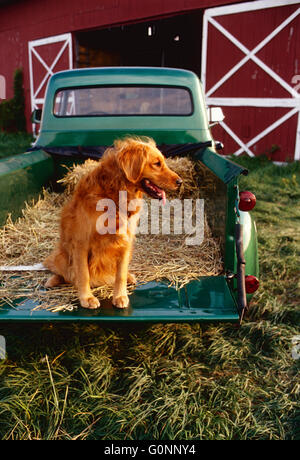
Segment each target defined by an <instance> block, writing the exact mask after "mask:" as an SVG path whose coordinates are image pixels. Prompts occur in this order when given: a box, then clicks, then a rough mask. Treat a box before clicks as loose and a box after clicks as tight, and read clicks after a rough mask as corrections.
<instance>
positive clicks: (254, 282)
mask: <svg viewBox="0 0 300 460" xmlns="http://www.w3.org/2000/svg"><path fill="white" fill-rule="evenodd" d="M245 285H246V292H247V294H253V292H255V291H257V289H258V288H259V280H258V279H257V278H256V276H253V275H247V276H245Z"/></svg>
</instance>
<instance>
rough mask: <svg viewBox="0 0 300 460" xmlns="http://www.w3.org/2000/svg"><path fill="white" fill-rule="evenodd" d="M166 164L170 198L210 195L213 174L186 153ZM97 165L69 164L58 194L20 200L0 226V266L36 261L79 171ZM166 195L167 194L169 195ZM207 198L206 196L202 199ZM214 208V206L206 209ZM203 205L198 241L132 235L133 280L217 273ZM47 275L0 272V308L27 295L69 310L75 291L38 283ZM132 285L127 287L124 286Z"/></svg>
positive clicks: (46, 248)
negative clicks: (173, 181) (176, 185)
mask: <svg viewBox="0 0 300 460" xmlns="http://www.w3.org/2000/svg"><path fill="white" fill-rule="evenodd" d="M167 161H168V164H169V166H170V168H172V169H173V170H174V171H176V172H177V173H178V174H179V175H180V176H181V177H182V178H183V180H184V186H183V187H182V189H181V191H180V194H179V195H178V194H176V196H175V195H174V198H175V197H176V198H181V199H183V198H193V199H195V198H211V197H212V196H213V194H214V191H215V187H216V185H215V177H214V176H213V174H212V173H211V172H210V171H209V170H207V169H206V168H205V167H204V166H203V165H201V164H200V163H195V162H193V161H191V160H189V159H188V158H187V157H184V158H174V159H168V160H167ZM96 165H97V162H96V161H94V160H87V161H86V162H85V163H84V164H82V165H76V166H74V167H73V168H72V169H69V170H68V172H67V174H66V175H65V177H64V178H63V179H62V180H61V181H60V182H61V183H63V185H64V186H65V192H64V193H62V194H57V193H54V192H52V193H50V192H49V191H47V190H44V191H43V195H42V196H41V197H40V198H39V199H38V201H36V202H34V203H31V204H26V206H25V208H24V210H23V212H22V216H21V217H20V218H19V219H18V220H17V221H16V222H13V221H12V220H11V218H8V220H7V223H6V225H5V226H4V227H3V228H2V229H0V266H1V265H5V266H15V265H32V264H35V263H39V262H42V261H43V260H44V259H45V258H46V257H47V255H48V254H49V253H50V252H51V250H52V248H53V247H54V246H55V244H56V242H57V240H58V237H59V234H58V230H59V217H60V210H61V207H62V206H63V204H64V202H65V201H66V200H67V199H68V197H69V196H70V194H71V193H72V191H73V190H74V188H75V186H76V184H77V183H78V181H79V179H80V178H81V177H82V175H83V174H86V173H87V172H89V171H90V170H91V169H92V168H94V167H95V166H96ZM168 198H169V199H171V198H173V197H172V196H171V195H169V196H168ZM208 202H209V201H208ZM212 212H214V210H213V211H212ZM208 218H209V205H207V204H206V201H205V218H204V236H205V237H204V241H203V243H202V244H201V245H200V246H198V245H196V246H188V245H186V243H185V239H186V237H187V235H186V234H180V235H174V234H170V235H151V234H147V235H137V237H136V242H135V247H134V253H133V258H132V261H131V264H130V271H131V272H132V273H134V274H135V276H136V278H137V281H138V283H146V282H149V281H153V280H156V281H159V280H163V279H165V280H168V282H169V283H170V284H172V285H175V286H178V287H180V286H182V285H184V284H186V283H187V282H189V281H191V280H193V279H196V278H198V277H199V276H212V275H219V274H221V273H222V272H223V262H222V254H221V249H220V238H218V237H216V236H214V235H212V232H211V229H210V227H209V225H208ZM48 277H49V273H48V272H47V271H26V272H18V273H16V272H2V273H0V307H1V305H3V304H5V303H10V304H11V303H12V301H14V300H18V303H19V304H20V303H22V301H23V300H25V299H26V300H27V301H28V299H32V301H33V303H32V308H33V309H34V308H44V309H48V310H51V311H58V310H72V309H73V308H76V306H77V305H78V300H77V293H76V290H75V289H74V288H73V287H72V286H69V285H64V286H59V287H57V288H54V289H48V290H47V289H45V288H44V287H43V286H44V284H45V281H46V280H47V278H48ZM132 289H134V287H130V289H129V290H132ZM93 293H94V295H96V296H97V297H98V298H99V299H101V298H110V297H111V296H112V288H111V287H109V286H102V287H99V288H96V289H94V290H93Z"/></svg>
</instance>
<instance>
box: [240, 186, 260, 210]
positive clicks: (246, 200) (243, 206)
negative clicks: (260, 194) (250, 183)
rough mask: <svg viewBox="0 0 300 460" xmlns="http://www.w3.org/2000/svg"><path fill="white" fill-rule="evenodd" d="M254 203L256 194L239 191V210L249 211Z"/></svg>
mask: <svg viewBox="0 0 300 460" xmlns="http://www.w3.org/2000/svg"><path fill="white" fill-rule="evenodd" d="M255 205H256V196H255V195H254V194H253V193H251V192H247V191H246V190H245V191H242V192H240V201H239V209H240V210H241V211H251V209H253V208H254V206H255Z"/></svg>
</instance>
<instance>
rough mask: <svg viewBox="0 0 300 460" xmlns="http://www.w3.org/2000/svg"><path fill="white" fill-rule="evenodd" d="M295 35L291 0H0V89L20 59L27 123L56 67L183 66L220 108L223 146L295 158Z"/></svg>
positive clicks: (218, 132) (299, 99)
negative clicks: (196, 77) (194, 76)
mask: <svg viewBox="0 0 300 460" xmlns="http://www.w3.org/2000/svg"><path fill="white" fill-rule="evenodd" d="M299 43H300V2H299V1H296V0H257V1H240V2H235V1H234V0H85V1H84V2H83V1H82V0H60V1H57V0H43V1H40V0H14V1H13V0H10V1H8V0H0V98H4V97H5V96H6V97H7V98H10V97H11V96H12V82H13V74H14V71H15V69H16V68H20V67H21V68H23V71H24V88H25V95H26V117H27V122H28V129H31V124H30V113H31V111H32V110H33V109H34V108H35V107H40V106H41V105H42V104H43V100H44V94H45V89H46V85H47V81H48V79H49V77H50V76H51V75H52V74H53V73H54V72H57V71H59V70H64V69H68V68H76V67H91V66H92V67H94V66H115V65H116V66H120V65H121V66H123V65H127V66H131V65H138V66H139V65H146V66H148V65H150V66H166V67H181V68H185V69H189V70H192V71H194V72H195V73H196V74H198V75H199V77H200V78H201V80H202V82H203V85H204V91H205V95H206V99H207V105H208V106H221V107H222V108H223V111H224V114H225V120H224V121H223V122H222V123H221V124H220V125H218V126H216V127H214V128H212V129H213V130H215V131H214V136H215V138H217V139H218V140H220V141H222V142H223V143H224V146H225V148H224V153H225V154H231V153H234V154H236V155H239V154H241V153H242V152H246V153H247V154H248V155H251V156H253V155H260V154H268V155H269V157H270V158H271V159H272V160H273V161H286V160H299V159H300V47H299ZM297 45H298V46H297Z"/></svg>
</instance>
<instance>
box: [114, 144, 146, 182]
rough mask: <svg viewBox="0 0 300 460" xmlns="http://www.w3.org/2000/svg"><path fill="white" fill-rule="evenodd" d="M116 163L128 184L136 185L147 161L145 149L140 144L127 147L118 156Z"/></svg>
mask: <svg viewBox="0 0 300 460" xmlns="http://www.w3.org/2000/svg"><path fill="white" fill-rule="evenodd" d="M117 157H118V161H119V165H120V167H121V169H122V170H123V171H124V174H125V176H126V178H127V180H129V182H133V183H134V184H135V183H137V182H138V181H139V180H140V178H141V176H142V174H143V170H144V167H145V164H146V161H147V148H146V147H145V146H144V145H142V144H137V143H135V145H131V146H130V145H129V146H127V147H126V148H125V149H122V150H121V151H120V152H119V153H118V154H117Z"/></svg>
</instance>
